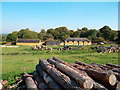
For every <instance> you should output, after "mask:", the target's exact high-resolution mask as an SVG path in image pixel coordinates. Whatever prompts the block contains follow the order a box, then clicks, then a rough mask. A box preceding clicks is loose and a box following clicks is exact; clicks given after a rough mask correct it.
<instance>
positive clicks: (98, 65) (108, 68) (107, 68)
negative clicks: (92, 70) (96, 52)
mask: <svg viewBox="0 0 120 90" xmlns="http://www.w3.org/2000/svg"><path fill="white" fill-rule="evenodd" d="M91 65H92V66H94V67H98V68H101V69H102V70H111V69H113V67H110V66H107V65H100V64H95V63H91Z"/></svg>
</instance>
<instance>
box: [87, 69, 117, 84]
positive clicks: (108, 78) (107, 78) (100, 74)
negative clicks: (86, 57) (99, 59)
mask: <svg viewBox="0 0 120 90" xmlns="http://www.w3.org/2000/svg"><path fill="white" fill-rule="evenodd" d="M85 71H86V72H87V73H88V75H89V76H91V77H92V78H94V79H96V80H98V81H101V82H103V83H106V84H110V85H111V86H113V85H115V83H116V76H115V75H114V74H110V73H107V72H104V71H97V70H92V69H86V70H85Z"/></svg>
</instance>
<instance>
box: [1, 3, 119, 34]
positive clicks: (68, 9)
mask: <svg viewBox="0 0 120 90" xmlns="http://www.w3.org/2000/svg"><path fill="white" fill-rule="evenodd" d="M104 25H108V26H110V27H111V28H112V29H113V30H118V2H2V33H11V32H12V31H19V30H20V29H25V28H29V29H30V30H33V31H36V32H40V31H41V29H45V30H47V29H49V28H57V27H62V26H66V27H67V28H68V29H69V30H77V28H79V29H81V28H83V27H87V28H88V29H100V28H102V27H103V26H104Z"/></svg>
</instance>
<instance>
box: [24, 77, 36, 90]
mask: <svg viewBox="0 0 120 90" xmlns="http://www.w3.org/2000/svg"><path fill="white" fill-rule="evenodd" d="M25 83H26V86H27V89H28V90H38V89H37V86H36V84H35V82H34V81H33V79H32V78H31V77H26V79H25Z"/></svg>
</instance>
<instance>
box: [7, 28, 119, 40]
mask: <svg viewBox="0 0 120 90" xmlns="http://www.w3.org/2000/svg"><path fill="white" fill-rule="evenodd" d="M69 37H79V38H83V37H84V38H88V39H90V40H92V41H104V40H107V41H116V40H119V39H118V31H116V30H112V29H111V28H110V27H109V26H103V27H102V28H100V29H99V30H96V29H90V30H89V29H88V28H87V27H83V28H82V29H78V28H77V31H74V30H68V28H67V27H65V26H64V27H57V28H55V29H53V28H50V29H47V30H44V29H42V30H41V31H40V32H39V33H37V32H35V31H31V30H30V29H29V28H26V29H21V30H20V31H13V32H12V33H10V34H8V35H7V38H6V40H7V41H9V42H14V41H16V39H17V38H20V39H40V40H59V41H64V40H65V39H66V38H69Z"/></svg>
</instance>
